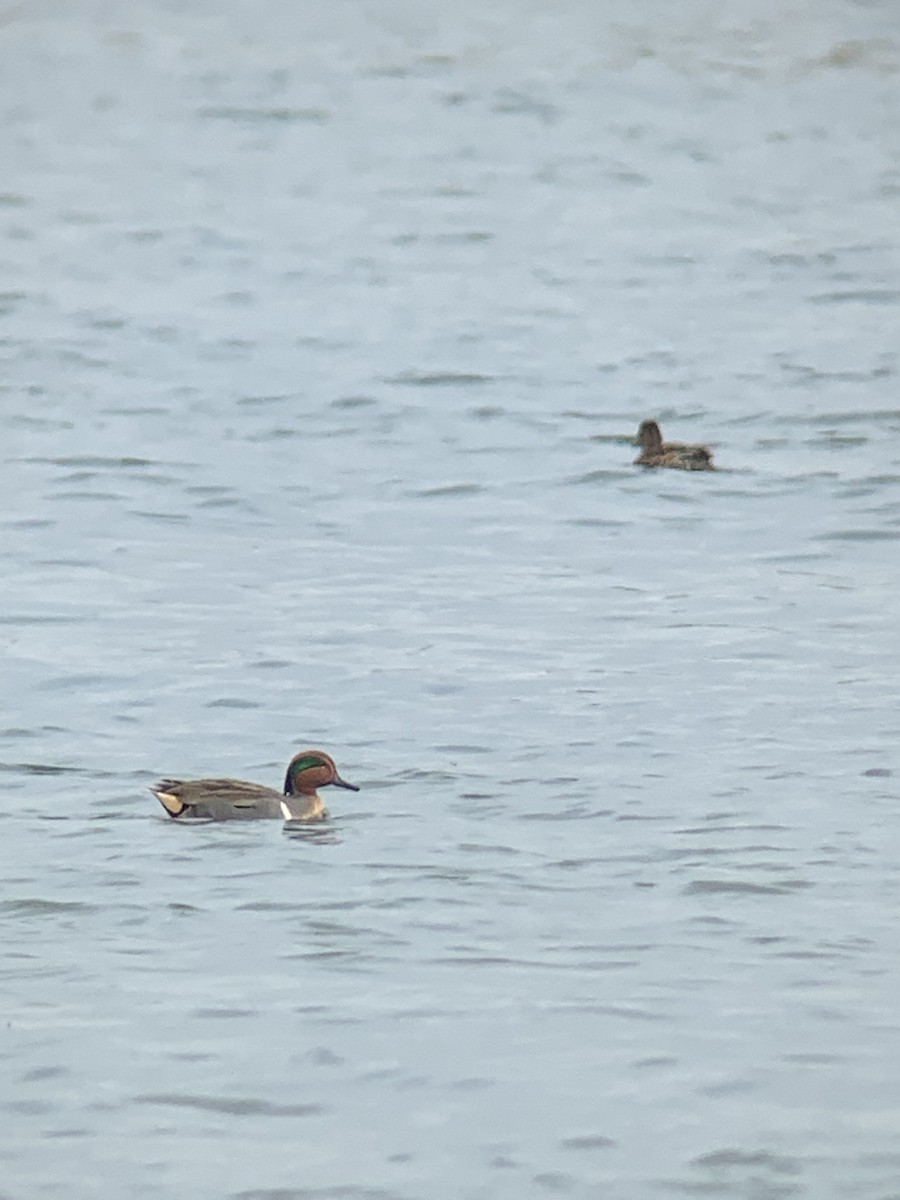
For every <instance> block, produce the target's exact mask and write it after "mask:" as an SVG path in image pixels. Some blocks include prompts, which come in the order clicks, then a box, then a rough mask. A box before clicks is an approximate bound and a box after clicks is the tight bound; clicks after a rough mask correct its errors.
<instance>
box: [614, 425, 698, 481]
mask: <svg viewBox="0 0 900 1200" xmlns="http://www.w3.org/2000/svg"><path fill="white" fill-rule="evenodd" d="M636 442H637V445H639V446H640V448H641V452H640V454H639V455H638V456H637V458H636V459H635V460H634V463H635V466H638V467H674V468H675V469H676V470H680V471H714V470H715V467H714V466H713V460H712V454H711V453H710V451H709V450H708V449H707V447H706V446H690V445H688V444H687V443H685V442H664V441H663V440H662V433H661V432H660V428H659V426H658V425H657V423H656V422H655V421H641V425H640V428H639V429H638V433H637V439H636Z"/></svg>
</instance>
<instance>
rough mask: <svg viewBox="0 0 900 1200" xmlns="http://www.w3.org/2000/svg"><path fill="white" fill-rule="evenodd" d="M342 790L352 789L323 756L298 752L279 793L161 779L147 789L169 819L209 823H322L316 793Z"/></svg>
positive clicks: (220, 782) (231, 783)
mask: <svg viewBox="0 0 900 1200" xmlns="http://www.w3.org/2000/svg"><path fill="white" fill-rule="evenodd" d="M329 785H333V786H334V787H341V788H347V789H348V791H351V792H358V791H359V788H358V787H357V786H356V784H355V783H347V781H346V780H345V779H341V777H340V775H338V771H337V767H336V766H335V765H334V759H332V758H331V757H330V756H329V755H328V754H326V753H325V752H324V750H301V752H300V753H299V754H295V755H294V757H293V758H292V759H291V761H290V763H289V764H288V769H287V774H286V775H285V777H284V792H283V793H282V792H276V791H275V790H274V788H268V787H263V785H262V784H260V783H246V782H245V781H244V780H243V779H186V780H181V779H163V780H162V781H161V782H160V783H157V784H156V785H155V786H154V787H152V788H151V789H150V791H151V792H152V793H153V795H154V796H155V797H156V798H157V800H158V801H159V802H160V804H161V805H162V806H163V808H164V809H165V810H166V812H167V813H168V814H169V816H170V817H175V818H178V817H205V818H206V819H207V820H210V821H254V820H258V819H260V818H264V817H275V818H278V817H281V818H283V819H284V820H285V821H321V820H324V818H325V817H327V816H328V810H327V809H326V808H325V805H324V804H323V803H322V800H321V798H320V796H319V794H318V791H317V790H316V789H317V788H320V787H328V786H329Z"/></svg>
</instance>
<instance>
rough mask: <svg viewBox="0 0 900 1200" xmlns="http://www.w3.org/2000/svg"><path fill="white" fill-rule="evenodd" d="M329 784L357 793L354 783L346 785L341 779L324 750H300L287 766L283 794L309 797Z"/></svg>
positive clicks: (331, 759)
mask: <svg viewBox="0 0 900 1200" xmlns="http://www.w3.org/2000/svg"><path fill="white" fill-rule="evenodd" d="M330 784H333V785H334V786H335V787H341V788H347V790H348V791H350V792H358V791H359V788H358V787H357V786H356V784H355V783H347V781H346V780H345V779H341V777H340V775H338V769H337V767H336V766H335V765H334V759H333V758H332V757H331V756H330V755H329V754H326V753H325V751H324V750H301V751H300V753H299V754H295V755H294V757H293V758H292V759H291V761H290V763H289V764H288V769H287V774H286V775H285V777H284V794H285V795H286V796H295V795H298V794H305V795H308V796H311V795H313V794H314V793H315V792H316V791H318V789H319V788H320V787H328V786H329V785H330Z"/></svg>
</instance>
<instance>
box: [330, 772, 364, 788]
mask: <svg viewBox="0 0 900 1200" xmlns="http://www.w3.org/2000/svg"><path fill="white" fill-rule="evenodd" d="M331 783H332V786H333V787H340V788H346V789H347V791H348V792H358V791H359V788H358V787H357V786H356V784H355V783H348V782H347V780H346V779H341V777H340V775H338V773H337V771H335V773H334V779H332V781H331Z"/></svg>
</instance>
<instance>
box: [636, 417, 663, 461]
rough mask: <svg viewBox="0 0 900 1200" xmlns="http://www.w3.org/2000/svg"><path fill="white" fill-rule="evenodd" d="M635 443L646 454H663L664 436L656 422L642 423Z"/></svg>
mask: <svg viewBox="0 0 900 1200" xmlns="http://www.w3.org/2000/svg"><path fill="white" fill-rule="evenodd" d="M635 441H636V443H637V445H638V446H640V448H641V449H642V450H643V451H644V453H645V454H660V453H661V452H662V444H663V440H662V434H661V433H660V430H659V426H658V425H657V423H656V422H655V421H641V423H640V425H639V426H638V431H637V437H636V438H635Z"/></svg>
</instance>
